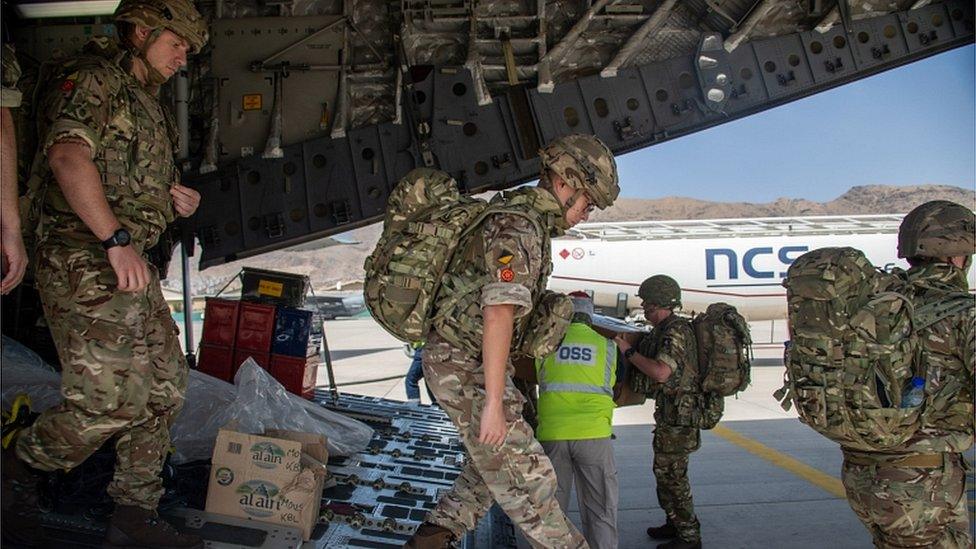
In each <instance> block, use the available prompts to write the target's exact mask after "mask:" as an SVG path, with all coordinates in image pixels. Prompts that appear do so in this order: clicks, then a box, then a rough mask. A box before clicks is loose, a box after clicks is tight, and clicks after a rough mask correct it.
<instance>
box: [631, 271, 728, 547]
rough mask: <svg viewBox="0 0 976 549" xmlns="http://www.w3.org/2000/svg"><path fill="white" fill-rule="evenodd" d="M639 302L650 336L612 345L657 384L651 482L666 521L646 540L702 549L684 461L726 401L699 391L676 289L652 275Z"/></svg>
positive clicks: (692, 342)
mask: <svg viewBox="0 0 976 549" xmlns="http://www.w3.org/2000/svg"><path fill="white" fill-rule="evenodd" d="M637 296H638V297H640V298H641V299H642V300H643V302H642V305H643V307H644V317H645V318H646V319H647V322H648V323H650V324H651V325H652V326H653V327H654V330H653V331H652V332H651V333H650V334H648V335H646V336H644V337H643V338H641V340H640V341H639V342H638V343H637V345H636V347H635V346H632V345H631V344H630V342H629V341H628V340H627V339H626V338H625V337H624V336H622V335H620V336H617V338H616V342H617V345H618V347H619V349H620V350H621V352H623V353H624V357H625V358H626V359H627V360H629V361H630V363H631V364H633V365H634V366H636V367H637V369H638V370H640V371H641V372H643V373H644V375H646V376H647V377H648V378H650V380H651V381H652V382H654V383H655V384H656V386H653V387H652V394H653V395H654V399H655V408H654V423H655V425H656V427H655V428H654V442H653V448H654V479H655V481H656V483H657V500H658V503H659V504H660V505H661V508H662V509H664V512H665V514H666V515H667V521H666V522H665V524H664V525H662V526H658V527H650V528H648V529H647V535H648V536H650V537H651V538H654V539H670V540H671V541H669V542H668V543H664V544H661V545H658V547H659V548H661V547H666V548H668V549H674V548H680V549H687V548H695V547H701V525H700V524H699V523H698V517H696V516H695V506H694V504H693V502H692V498H691V485H690V484H689V482H688V458H689V457H690V455H691V453H692V452H694V451H696V450H698V448H699V447H700V446H701V431H700V427H701V425H702V421H703V418H705V417H709V416H711V417H718V415H721V412H722V410H723V407H724V400H723V399H722V398H721V397H719V396H715V395H712V394H707V393H703V392H702V391H701V385H700V380H699V379H698V346H697V341H696V339H695V331H694V328H692V326H691V321H690V320H688V319H686V318H683V317H680V316H678V315H677V314H675V312H674V311H675V309H677V308H680V307H681V288H680V287H679V286H678V283H677V282H675V280H674V279H673V278H671V277H669V276H665V275H655V276H652V277H650V278H648V279H647V280H645V281H644V282H643V283H641V285H640V289H639V290H638V292H637ZM716 414H717V415H716Z"/></svg>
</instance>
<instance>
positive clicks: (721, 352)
mask: <svg viewBox="0 0 976 549" xmlns="http://www.w3.org/2000/svg"><path fill="white" fill-rule="evenodd" d="M691 327H692V330H693V331H694V333H695V342H696V346H697V348H698V383H699V387H701V391H702V393H711V394H713V395H717V396H722V397H727V396H732V395H734V394H735V393H738V392H739V391H742V390H744V389H745V388H746V386H748V385H749V381H750V368H751V365H752V347H751V346H752V336H751V335H750V333H749V324H748V323H747V322H746V319H744V318H743V317H742V315H740V314H739V311H737V310H736V308H735V307H733V306H731V305H729V304H727V303H713V304H711V305H709V306H708V308H707V309H706V310H705V312H703V313H699V314H697V315H695V317H694V318H693V319H692V320H691ZM630 387H631V389H632V390H633V391H634V392H637V393H644V394H647V395H651V396H653V395H654V394H656V393H657V392H658V391H659V390H660V389H661V388H662V387H663V384H660V383H656V382H654V381H653V380H652V379H651V378H649V377H647V376H646V375H644V374H643V373H642V372H640V371H639V370H634V371H633V372H632V374H631V378H630Z"/></svg>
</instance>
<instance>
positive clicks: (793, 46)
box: [753, 34, 813, 99]
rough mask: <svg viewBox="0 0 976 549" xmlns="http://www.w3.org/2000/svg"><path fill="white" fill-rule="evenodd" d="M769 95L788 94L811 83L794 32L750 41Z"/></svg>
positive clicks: (804, 56)
mask: <svg viewBox="0 0 976 549" xmlns="http://www.w3.org/2000/svg"><path fill="white" fill-rule="evenodd" d="M753 48H754V49H755V52H756V60H758V61H759V68H760V74H762V77H763V82H765V84H766V90H767V91H768V92H769V97H770V98H773V99H775V98H777V97H782V96H784V95H791V94H793V93H795V92H796V91H797V90H800V89H803V88H805V87H808V86H809V85H810V84H812V83H813V74H812V73H811V72H810V66H809V64H808V63H807V56H806V54H805V53H804V48H803V43H802V42H801V41H800V37H799V36H798V35H796V34H791V35H787V36H780V37H778V38H770V39H767V40H759V41H756V42H754V43H753Z"/></svg>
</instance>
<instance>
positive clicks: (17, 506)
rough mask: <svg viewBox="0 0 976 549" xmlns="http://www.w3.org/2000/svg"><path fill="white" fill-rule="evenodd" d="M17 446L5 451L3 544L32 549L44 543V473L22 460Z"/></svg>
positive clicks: (12, 444) (11, 444)
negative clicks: (16, 450)
mask: <svg viewBox="0 0 976 549" xmlns="http://www.w3.org/2000/svg"><path fill="white" fill-rule="evenodd" d="M15 446H16V445H15V444H14V443H13V442H11V443H10V446H9V448H6V449H4V450H3V464H2V473H3V496H2V497H3V500H2V501H3V504H2V511H3V521H2V523H3V541H4V543H5V544H10V545H12V546H26V547H31V546H35V545H40V544H42V543H43V542H44V531H43V530H42V529H41V518H40V516H41V511H40V508H39V506H38V501H39V500H40V483H41V477H42V475H43V473H42V472H41V471H38V470H36V469H34V468H33V467H31V466H29V465H27V464H26V463H24V462H23V461H21V459H20V458H19V457H17V453H16V452H14V447H15Z"/></svg>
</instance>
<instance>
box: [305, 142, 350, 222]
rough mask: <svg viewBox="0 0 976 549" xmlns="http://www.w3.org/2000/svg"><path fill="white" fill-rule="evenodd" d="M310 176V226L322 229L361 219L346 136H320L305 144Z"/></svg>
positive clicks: (306, 168) (307, 171)
mask: <svg viewBox="0 0 976 549" xmlns="http://www.w3.org/2000/svg"><path fill="white" fill-rule="evenodd" d="M302 156H303V157H304V161H305V173H306V174H307V177H308V189H307V192H308V205H309V225H310V226H311V228H312V231H321V230H326V229H330V228H333V227H341V226H342V225H345V224H348V223H351V222H353V221H358V220H360V219H362V213H361V212H360V210H359V193H358V191H357V189H356V177H355V174H354V173H353V170H352V166H351V164H352V161H351V160H350V158H349V149H348V147H346V139H335V140H332V139H328V138H320V139H315V140H312V141H307V142H305V143H304V145H303V155H302Z"/></svg>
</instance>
